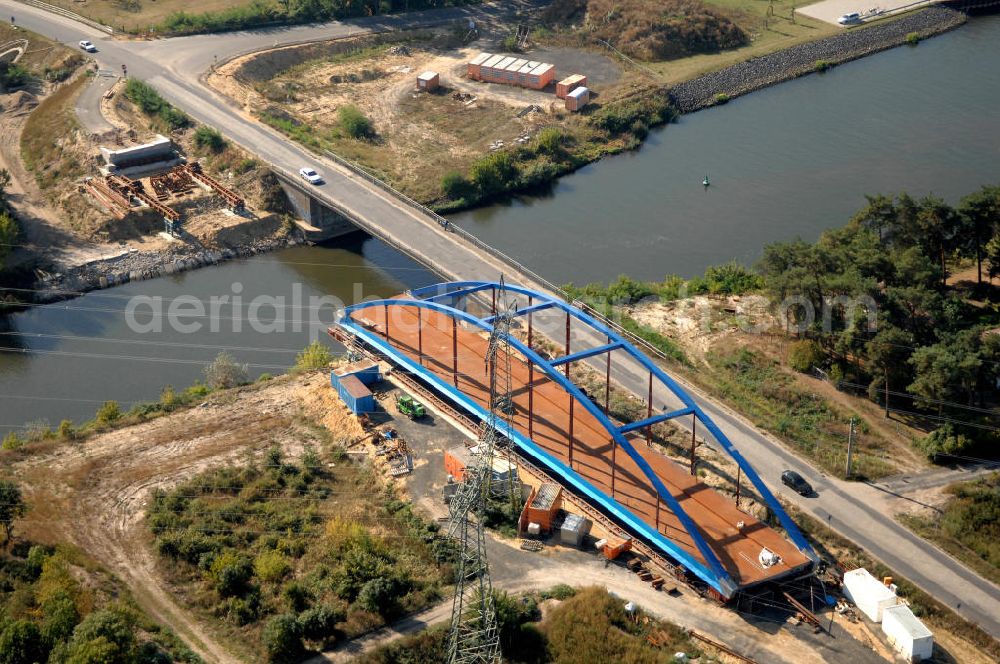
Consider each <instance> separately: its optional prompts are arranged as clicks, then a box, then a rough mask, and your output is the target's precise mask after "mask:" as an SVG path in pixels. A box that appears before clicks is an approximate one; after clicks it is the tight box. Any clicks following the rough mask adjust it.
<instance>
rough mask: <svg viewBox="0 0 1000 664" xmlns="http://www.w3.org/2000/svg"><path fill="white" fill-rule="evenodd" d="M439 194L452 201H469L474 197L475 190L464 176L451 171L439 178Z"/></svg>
mask: <svg viewBox="0 0 1000 664" xmlns="http://www.w3.org/2000/svg"><path fill="white" fill-rule="evenodd" d="M441 193H443V194H444V195H445V196H446V197H448V198H449V199H451V200H453V201H461V200H469V199H470V198H472V197H473V196H474V195H475V193H476V188H475V186H474V185H473V184H472V183H471V182H470V181H469V179H468V178H466V177H465V176H464V175H462V174H461V173H459V172H458V171H451V172H450V173H446V174H445V176H444V177H443V178H441Z"/></svg>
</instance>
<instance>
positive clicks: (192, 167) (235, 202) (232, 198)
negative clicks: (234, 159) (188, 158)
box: [184, 162, 246, 212]
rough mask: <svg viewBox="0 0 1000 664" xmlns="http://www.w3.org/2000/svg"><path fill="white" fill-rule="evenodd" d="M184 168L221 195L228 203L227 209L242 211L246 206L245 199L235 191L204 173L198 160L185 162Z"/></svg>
mask: <svg viewBox="0 0 1000 664" xmlns="http://www.w3.org/2000/svg"><path fill="white" fill-rule="evenodd" d="M184 168H186V169H187V172H188V173H189V174H190V175H191V177H193V178H194V179H195V180H197V181H198V182H201V183H202V184H204V185H206V186H207V187H209V188H210V189H212V190H213V191H215V193H217V194H218V195H219V196H221V197H222V198H223V200H225V201H226V203H227V204H228V205H229V209H230V210H232V211H233V212H242V211H243V210H244V209H245V208H246V201H245V200H243V198H242V197H241V196H239V195H238V194H237V193H236V192H234V191H231V190H230V189H227V188H226V187H224V186H223V185H222V183H221V182H219V181H218V180H216V179H215V178H213V177H211V176H210V175H208V174H207V173H205V172H204V171H203V170H202V169H201V164H199V163H198V162H194V163H192V164H187V165H185V167H184Z"/></svg>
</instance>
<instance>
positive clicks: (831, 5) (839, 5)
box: [795, 0, 934, 25]
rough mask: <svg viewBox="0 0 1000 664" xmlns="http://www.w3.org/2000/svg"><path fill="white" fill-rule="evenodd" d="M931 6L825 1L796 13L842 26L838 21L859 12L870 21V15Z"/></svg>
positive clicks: (899, 0)
mask: <svg viewBox="0 0 1000 664" xmlns="http://www.w3.org/2000/svg"><path fill="white" fill-rule="evenodd" d="M930 4H934V3H933V2H930V1H928V2H916V3H915V2H914V1H913V0H824V2H817V3H815V4H812V5H807V6H805V7H802V8H800V9H796V10H795V13H796V14H804V15H805V16H809V17H811V18H816V19H819V20H821V21H826V22H827V23H832V24H834V25H840V24H839V23H837V19H838V18H840V17H841V16H843V15H844V14H849V13H851V12H858V13H859V14H861V17H862V19H864V20H869V18H868V16H869V15H871V17H872V18H874V17H875V15H884V14H891V13H895V12H897V11H898V10H899V9H900V8H902V7H906V8H907V11H909V10H912V9H915V8H916V7H922V6H925V5H930Z"/></svg>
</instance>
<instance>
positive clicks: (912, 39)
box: [906, 32, 920, 46]
mask: <svg viewBox="0 0 1000 664" xmlns="http://www.w3.org/2000/svg"><path fill="white" fill-rule="evenodd" d="M906 43H907V44H909V45H910V46H916V45H917V44H919V43H920V33H918V32H911V33H909V34H907V35H906Z"/></svg>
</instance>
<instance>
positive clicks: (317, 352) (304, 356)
mask: <svg viewBox="0 0 1000 664" xmlns="http://www.w3.org/2000/svg"><path fill="white" fill-rule="evenodd" d="M332 361H333V356H332V355H331V354H330V349H329V348H327V347H326V346H325V345H323V344H321V343H320V342H319V341H314V342H312V343H311V344H309V345H308V346H306V347H305V348H304V349H303V350H302V352H301V353H299V354H298V355H296V356H295V370H296V371H311V370H313V369H325V368H326V367H328V366H329V365H330V362H332Z"/></svg>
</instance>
